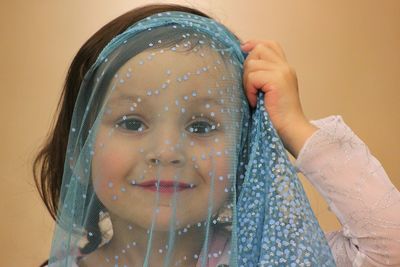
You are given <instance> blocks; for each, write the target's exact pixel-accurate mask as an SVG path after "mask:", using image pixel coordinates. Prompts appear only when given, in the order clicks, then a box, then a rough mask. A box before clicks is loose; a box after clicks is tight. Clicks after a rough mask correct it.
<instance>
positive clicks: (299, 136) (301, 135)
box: [279, 118, 319, 159]
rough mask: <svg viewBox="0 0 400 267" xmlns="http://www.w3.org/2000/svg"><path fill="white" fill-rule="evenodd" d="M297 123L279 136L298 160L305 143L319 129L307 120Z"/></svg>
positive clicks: (303, 119) (297, 121)
mask: <svg viewBox="0 0 400 267" xmlns="http://www.w3.org/2000/svg"><path fill="white" fill-rule="evenodd" d="M295 121H296V123H293V124H291V127H290V128H288V129H286V130H285V131H283V132H282V133H280V134H279V136H280V138H281V140H282V143H283V145H284V146H285V148H286V150H288V151H289V152H290V154H292V155H293V157H295V158H296V159H297V157H298V155H299V153H300V151H301V149H302V148H303V146H304V144H305V142H306V141H307V139H308V138H310V137H311V135H312V134H313V133H314V132H316V131H317V130H318V129H319V128H318V127H316V126H314V125H313V124H311V123H310V122H309V121H308V120H307V119H306V118H302V119H301V120H295Z"/></svg>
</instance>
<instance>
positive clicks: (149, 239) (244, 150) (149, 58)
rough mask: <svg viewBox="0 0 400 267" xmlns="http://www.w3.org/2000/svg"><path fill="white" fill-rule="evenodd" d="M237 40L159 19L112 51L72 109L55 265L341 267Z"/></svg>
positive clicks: (195, 24) (174, 17)
mask: <svg viewBox="0 0 400 267" xmlns="http://www.w3.org/2000/svg"><path fill="white" fill-rule="evenodd" d="M246 55H247V54H245V53H243V52H242V51H241V50H240V42H239V40H237V38H236V37H235V36H234V35H233V34H232V33H230V31H229V30H228V29H226V28H225V27H224V26H223V25H221V24H219V23H218V22H216V21H214V20H211V19H208V18H205V17H201V16H197V15H194V14H189V13H185V12H179V11H170V12H162V13H157V14H154V15H152V16H150V17H147V18H145V19H143V20H141V21H139V22H137V23H135V24H133V25H132V26H131V27H129V28H128V29H127V30H125V31H124V32H123V33H121V34H119V35H118V36H116V37H115V38H114V39H112V40H111V41H110V42H109V44H108V45H107V46H106V47H105V48H104V49H103V51H102V52H101V53H100V55H99V57H98V58H97V60H96V62H95V63H94V64H93V66H92V67H91V68H90V70H89V71H88V73H86V75H85V77H84V80H83V82H82V84H81V87H80V91H79V94H78V97H77V100H76V103H75V108H74V113H73V118H72V121H71V127H70V133H69V138H68V147H67V154H66V160H65V166H64V174H63V179H62V186H61V195H60V201H59V206H58V213H57V224H56V227H55V232H54V236H53V242H52V249H51V255H50V260H49V266H76V264H77V265H78V266H216V265H218V264H229V266H335V264H334V260H333V257H332V254H331V251H330V249H329V246H328V244H327V242H326V239H325V237H324V234H323V232H322V230H321V229H320V227H319V224H318V221H317V220H316V218H315V216H314V214H313V212H312V210H311V208H310V205H309V202H308V200H307V198H306V195H305V193H304V190H303V187H302V185H301V183H300V181H299V180H298V178H297V176H296V171H295V169H294V167H293V166H292V164H291V163H290V161H289V159H288V156H287V154H286V151H285V149H284V147H283V144H282V142H281V140H280V139H279V136H278V135H277V132H276V130H275V129H274V127H273V125H272V123H271V121H270V119H269V116H268V113H267V112H266V111H265V109H264V103H263V98H264V95H263V93H261V92H260V93H259V95H258V101H257V107H256V108H255V109H250V108H249V105H248V102H247V99H246V97H245V94H244V88H243V81H242V74H243V62H244V60H245V58H246Z"/></svg>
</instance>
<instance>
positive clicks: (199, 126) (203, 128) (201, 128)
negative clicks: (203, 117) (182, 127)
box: [186, 121, 216, 134]
mask: <svg viewBox="0 0 400 267" xmlns="http://www.w3.org/2000/svg"><path fill="white" fill-rule="evenodd" d="M215 129H216V126H215V125H214V124H212V123H209V122H207V121H196V122H193V123H192V124H190V125H189V126H188V127H187V128H186V130H188V131H189V132H191V133H197V134H207V133H209V132H212V131H215Z"/></svg>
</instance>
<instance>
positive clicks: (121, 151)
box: [80, 50, 236, 266]
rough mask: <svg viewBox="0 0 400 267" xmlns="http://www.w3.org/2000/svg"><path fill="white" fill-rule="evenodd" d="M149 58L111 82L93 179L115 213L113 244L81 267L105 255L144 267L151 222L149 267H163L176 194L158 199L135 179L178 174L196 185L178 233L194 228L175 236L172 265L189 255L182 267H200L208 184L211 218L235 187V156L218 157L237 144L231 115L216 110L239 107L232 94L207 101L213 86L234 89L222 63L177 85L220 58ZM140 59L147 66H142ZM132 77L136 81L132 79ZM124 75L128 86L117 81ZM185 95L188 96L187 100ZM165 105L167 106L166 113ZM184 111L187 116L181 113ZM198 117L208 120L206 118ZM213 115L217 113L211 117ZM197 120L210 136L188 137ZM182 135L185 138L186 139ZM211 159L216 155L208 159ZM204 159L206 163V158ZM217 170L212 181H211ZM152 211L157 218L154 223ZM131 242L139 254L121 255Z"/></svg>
mask: <svg viewBox="0 0 400 267" xmlns="http://www.w3.org/2000/svg"><path fill="white" fill-rule="evenodd" d="M151 52H152V51H145V52H143V53H140V54H139V55H137V56H135V57H133V58H131V59H130V60H129V61H128V62H126V63H125V64H124V65H123V66H122V67H121V68H120V69H119V70H118V77H115V79H114V80H113V82H112V84H117V87H116V88H115V91H111V90H110V92H111V93H110V94H109V98H108V101H107V104H106V112H105V115H104V117H103V118H102V120H101V123H100V125H99V128H98V130H97V135H96V142H95V147H96V152H95V153H94V155H93V160H92V181H93V186H94V190H95V192H96V195H97V196H98V198H99V200H100V201H101V202H102V203H103V205H104V206H105V207H106V208H107V211H108V212H109V214H110V219H111V222H112V225H113V237H112V239H111V241H110V242H109V243H108V244H106V245H104V246H102V247H100V248H99V249H97V250H96V251H95V252H93V253H91V254H89V255H88V256H86V257H85V258H84V259H83V260H81V261H80V266H101V265H103V264H105V260H104V259H105V257H108V258H109V259H112V260H114V257H115V255H118V256H119V259H118V263H119V264H127V265H128V266H142V265H143V259H144V255H145V254H146V251H147V241H148V239H149V235H148V234H147V230H148V229H150V228H151V224H152V222H153V219H155V221H154V222H155V223H154V233H153V242H152V244H153V245H152V247H153V249H152V252H151V255H150V259H151V262H150V266H163V261H164V259H165V252H164V253H159V249H160V248H161V249H162V248H163V249H164V251H165V245H166V244H168V238H169V227H170V221H171V218H172V217H173V216H174V215H173V214H174V210H173V194H170V195H168V194H159V196H158V197H159V198H158V199H157V193H156V192H151V191H148V190H144V189H143V188H141V187H139V186H137V185H134V184H132V181H134V183H135V184H137V183H141V182H145V181H149V180H153V179H154V178H155V177H159V179H160V180H173V177H174V176H175V175H178V181H180V182H184V183H187V184H192V185H194V187H193V188H191V189H187V190H184V191H181V192H180V193H179V194H178V195H177V208H176V215H175V216H176V217H175V219H176V220H177V221H178V223H177V225H176V231H179V230H183V229H184V228H186V227H187V225H190V226H191V227H190V228H189V229H188V231H187V232H185V234H182V235H178V234H177V235H176V237H175V238H176V240H175V245H174V249H175V251H176V253H175V254H173V257H172V261H171V263H174V262H176V261H178V260H179V259H182V258H184V256H187V257H188V260H186V261H185V262H184V263H183V264H182V265H180V266H193V265H195V262H197V260H195V259H193V255H194V254H199V252H200V250H201V245H202V242H199V241H201V240H202V239H203V238H204V235H205V233H204V227H198V223H199V222H203V221H204V220H205V219H206V218H207V214H208V210H207V208H208V201H209V196H210V194H211V192H210V188H211V184H212V183H214V192H213V194H212V199H213V200H212V201H213V205H214V207H213V212H212V213H213V214H216V213H217V211H218V210H219V208H221V207H222V206H223V204H224V202H225V201H226V200H227V199H228V196H229V194H228V192H227V191H226V190H228V189H229V188H230V185H229V180H228V178H227V177H228V174H229V173H232V172H233V169H232V166H233V165H232V157H231V156H230V155H229V154H225V153H222V155H220V156H216V154H215V151H222V152H224V150H225V149H226V148H229V147H230V146H231V145H229V144H231V142H232V138H235V136H234V135H232V133H233V131H232V130H225V128H224V126H227V125H226V124H227V122H231V121H232V120H229V119H228V118H229V117H226V116H230V115H227V113H221V112H220V111H219V110H220V108H221V107H225V108H227V107H233V106H235V105H236V104H231V102H230V101H228V99H229V97H231V96H232V95H231V94H226V93H225V94H224V95H220V94H219V93H218V92H217V90H214V91H213V94H212V95H211V96H212V97H213V98H214V99H217V100H221V99H224V98H225V102H224V103H226V104H223V105H221V106H220V105H217V104H216V103H212V102H210V100H204V99H205V98H206V97H208V96H209V95H208V92H207V90H206V88H213V87H215V84H216V82H218V83H219V84H220V86H221V88H225V87H228V85H229V84H223V83H224V82H223V81H221V80H220V78H221V76H222V75H224V74H225V75H226V74H227V73H228V70H226V69H225V67H224V65H223V64H221V65H215V66H216V67H217V69H214V68H211V69H210V71H209V72H207V73H202V74H201V75H192V76H190V79H189V80H187V81H185V82H182V83H177V82H175V80H176V78H177V77H178V76H180V75H182V74H184V73H187V72H188V71H193V73H194V71H195V70H197V69H199V68H201V67H203V66H207V65H209V66H214V64H215V60H217V59H219V60H221V59H220V58H219V56H218V54H215V52H212V51H210V50H204V51H203V52H204V54H206V55H207V56H206V57H200V56H199V54H197V53H189V54H187V53H186V54H179V53H176V52H170V51H165V52H164V53H162V54H161V53H160V54H158V53H157V55H156V56H155V57H154V59H153V60H146V58H147V57H148V56H149V55H151ZM141 60H144V61H145V64H143V65H140V64H139V62H140V61H141ZM176 62H180V64H176ZM189 68H190V69H189ZM168 69H171V70H172V72H173V73H172V74H171V76H167V75H166V74H165V72H166V70H168ZM129 73H132V75H131V76H130V77H129V78H127V76H126V74H129ZM120 77H123V79H124V82H123V83H120V82H119V81H120ZM167 79H170V80H171V82H170V84H169V87H168V88H167V89H161V91H160V93H159V95H151V96H148V95H147V92H148V91H147V89H148V88H159V87H160V85H161V84H162V83H163V82H164V81H165V80H167ZM228 82H232V81H228ZM110 87H112V86H110ZM193 89H196V93H197V96H196V97H192V91H193ZM128 95H129V97H128ZM185 96H190V97H189V98H188V99H187V100H184V97H185ZM121 97H122V100H121ZM139 98H140V99H141V101H138V99H139ZM176 100H179V101H180V103H181V104H180V106H179V108H178V107H176V105H175V104H176ZM196 100H198V101H196ZM133 102H135V103H136V104H137V106H135V110H134V111H132V110H131V109H130V108H131V107H132V106H133V105H132V103H133ZM206 104H210V107H206ZM232 105H233V106H232ZM165 106H168V107H169V109H168V111H165ZM181 108H185V110H186V111H185V112H184V113H182V110H181ZM201 113H203V114H204V115H207V117H201V116H200V115H199V114H201ZM211 113H215V115H212V116H211V117H212V118H210V114H211ZM124 116H126V118H125V119H123V117H124ZM125 122H135V124H136V125H141V127H143V129H142V131H138V130H137V129H136V128H135V127H132V125H131V126H129V124H126V123H125ZM196 122H203V124H202V125H203V126H206V125H210V124H212V123H214V125H216V126H217V127H216V129H215V130H213V131H211V132H209V133H208V134H204V133H194V132H190V131H189V130H188V126H193V125H195V123H196ZM218 124H219V126H218ZM116 125H118V127H117V128H116V127H115V126H116ZM193 127H194V126H193ZM199 129H201V128H199ZM110 130H112V133H111V134H110ZM182 133H185V134H186V136H185V137H182V136H181V134H182ZM210 153H211V155H212V156H207V155H210ZM203 155H206V157H205V158H204V159H201V158H202V156H203ZM192 157H195V158H196V160H195V161H193V160H192ZM212 170H214V177H215V178H214V182H212V179H211V177H210V175H209V173H210V171H212ZM221 177H223V179H220V178H221ZM155 209H158V212H157V213H156V216H155V217H154V214H155V213H154V211H155ZM193 240H196V242H193ZM132 241H135V242H136V245H135V248H134V249H129V250H128V252H129V253H121V250H122V249H123V248H125V246H126V244H129V243H130V244H132ZM112 262H113V261H112Z"/></svg>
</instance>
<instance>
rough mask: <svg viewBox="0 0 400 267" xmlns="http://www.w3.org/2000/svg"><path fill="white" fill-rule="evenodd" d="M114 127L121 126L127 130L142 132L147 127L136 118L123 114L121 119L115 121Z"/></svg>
mask: <svg viewBox="0 0 400 267" xmlns="http://www.w3.org/2000/svg"><path fill="white" fill-rule="evenodd" d="M115 127H121V128H123V129H125V130H128V131H135V132H142V131H144V130H145V129H146V128H147V127H146V125H145V124H144V123H143V122H142V121H141V120H140V119H137V118H129V117H126V116H124V117H123V118H122V120H120V121H119V122H117V123H116V125H115Z"/></svg>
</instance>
